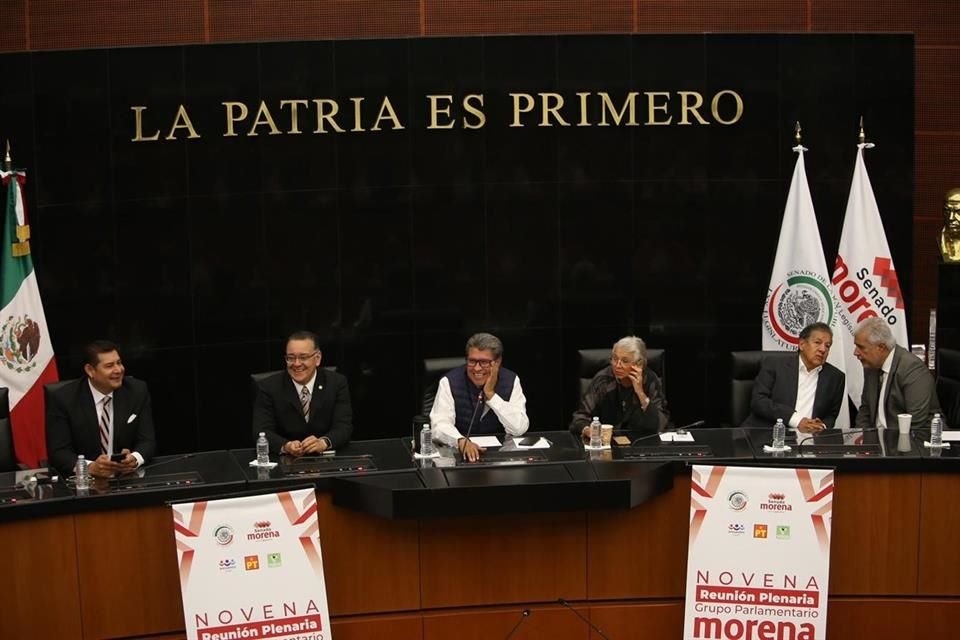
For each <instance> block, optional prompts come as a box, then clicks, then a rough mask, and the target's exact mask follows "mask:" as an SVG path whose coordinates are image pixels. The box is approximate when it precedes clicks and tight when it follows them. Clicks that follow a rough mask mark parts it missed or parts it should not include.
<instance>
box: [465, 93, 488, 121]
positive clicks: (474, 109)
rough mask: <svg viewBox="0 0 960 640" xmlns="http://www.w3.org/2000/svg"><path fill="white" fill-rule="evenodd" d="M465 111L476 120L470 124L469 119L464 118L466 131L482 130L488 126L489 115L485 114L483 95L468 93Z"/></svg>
mask: <svg viewBox="0 0 960 640" xmlns="http://www.w3.org/2000/svg"><path fill="white" fill-rule="evenodd" d="M463 110H464V111H466V112H467V113H469V114H470V115H472V116H474V117H475V118H476V120H475V121H473V122H470V121H468V120H467V117H466V116H464V117H463V128H464V129H481V128H483V125H485V124H487V115H486V114H485V113H484V112H483V94H482V93H468V94H467V95H466V97H464V99H463Z"/></svg>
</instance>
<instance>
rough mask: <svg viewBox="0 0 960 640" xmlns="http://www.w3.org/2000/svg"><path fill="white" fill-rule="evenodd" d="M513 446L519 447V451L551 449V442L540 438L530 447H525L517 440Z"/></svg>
mask: <svg viewBox="0 0 960 640" xmlns="http://www.w3.org/2000/svg"><path fill="white" fill-rule="evenodd" d="M513 444H515V445H516V446H517V449H549V448H550V441H549V440H547V439H546V438H540V439H539V440H537V441H536V442H534V443H533V444H531V445H530V446H524V445H522V444H520V440H519V439H515V440H514V441H513Z"/></svg>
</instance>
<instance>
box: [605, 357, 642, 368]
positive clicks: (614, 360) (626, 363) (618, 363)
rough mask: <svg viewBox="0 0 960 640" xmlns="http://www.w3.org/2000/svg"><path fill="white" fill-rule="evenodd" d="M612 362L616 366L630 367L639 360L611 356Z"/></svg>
mask: <svg viewBox="0 0 960 640" xmlns="http://www.w3.org/2000/svg"><path fill="white" fill-rule="evenodd" d="M610 364H612V365H613V366H615V367H619V366H624V367H629V366H632V365H635V364H637V361H636V360H624V359H623V358H617V357H611V358H610Z"/></svg>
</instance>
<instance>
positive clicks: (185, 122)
mask: <svg viewBox="0 0 960 640" xmlns="http://www.w3.org/2000/svg"><path fill="white" fill-rule="evenodd" d="M177 129H186V130H187V138H191V139H192V138H199V137H200V135H199V134H198V133H197V130H196V129H194V128H193V123H192V122H190V116H189V115H187V108H186V107H185V106H183V105H180V108H179V109H177V115H176V116H175V117H174V119H173V124H172V125H171V126H170V133H168V134H167V138H166V139H167V140H176V139H177V134H176V131H177Z"/></svg>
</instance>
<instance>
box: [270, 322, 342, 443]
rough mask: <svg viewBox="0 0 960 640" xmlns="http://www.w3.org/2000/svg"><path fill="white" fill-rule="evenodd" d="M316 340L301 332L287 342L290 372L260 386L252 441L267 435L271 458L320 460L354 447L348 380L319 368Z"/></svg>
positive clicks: (288, 369)
mask: <svg viewBox="0 0 960 640" xmlns="http://www.w3.org/2000/svg"><path fill="white" fill-rule="evenodd" d="M322 358H323V354H322V353H321V352H320V348H319V346H318V341H317V336H316V335H314V334H313V333H311V332H309V331H297V332H295V333H293V334H291V335H290V337H289V338H288V339H287V350H286V354H285V355H284V361H285V362H286V363H287V369H286V371H280V372H278V373H276V374H274V375H271V376H268V377H267V378H265V379H263V380H261V381H260V382H259V384H258V389H257V399H256V401H255V402H254V405H253V437H254V439H256V438H257V436H258V434H259V433H260V432H261V431H262V432H263V433H265V434H266V436H267V441H268V442H269V443H270V452H271V453H282V454H287V455H291V456H303V455H317V454H320V453H323V452H324V451H327V450H330V449H336V448H338V447H342V446H343V445H345V444H347V443H348V442H350V436H351V435H352V433H353V410H352V408H351V406H350V389H349V387H348V386H347V379H346V378H345V377H344V376H342V375H340V374H339V373H336V372H334V371H327V370H326V369H321V368H320V361H321V360H322Z"/></svg>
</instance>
